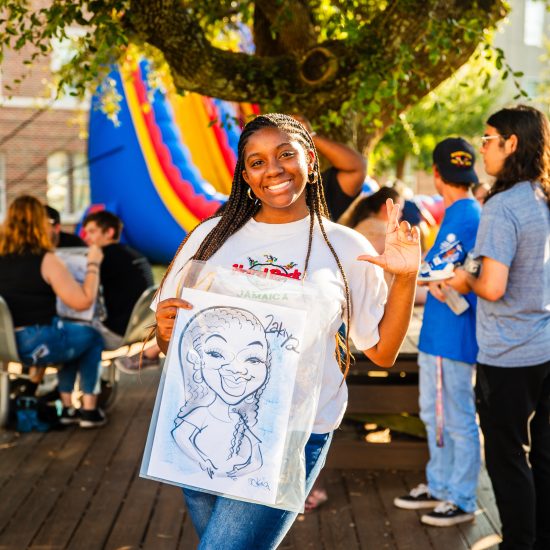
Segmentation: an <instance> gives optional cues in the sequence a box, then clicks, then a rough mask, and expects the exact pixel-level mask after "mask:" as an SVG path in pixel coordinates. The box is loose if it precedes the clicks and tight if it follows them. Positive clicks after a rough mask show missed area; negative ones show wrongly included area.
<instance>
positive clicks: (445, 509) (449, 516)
mask: <svg viewBox="0 0 550 550" xmlns="http://www.w3.org/2000/svg"><path fill="white" fill-rule="evenodd" d="M474 518H475V515H474V514H472V513H470V512H465V511H464V510H462V508H459V507H458V506H457V505H456V504H453V503H452V502H449V501H445V502H442V503H440V504H438V505H437V506H436V507H435V508H434V510H433V512H430V513H429V514H424V515H423V516H422V517H421V518H420V521H421V522H422V523H425V524H426V525H434V526H435V527H449V526H451V525H456V524H457V523H464V522H466V521H473V520H474Z"/></svg>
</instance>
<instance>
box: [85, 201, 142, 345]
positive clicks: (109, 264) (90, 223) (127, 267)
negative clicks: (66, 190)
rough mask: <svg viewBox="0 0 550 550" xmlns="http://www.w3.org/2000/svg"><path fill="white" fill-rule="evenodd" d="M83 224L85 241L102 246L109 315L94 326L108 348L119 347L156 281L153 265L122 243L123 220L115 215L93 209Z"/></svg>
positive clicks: (105, 297) (102, 284)
mask: <svg viewBox="0 0 550 550" xmlns="http://www.w3.org/2000/svg"><path fill="white" fill-rule="evenodd" d="M82 226H83V228H84V231H85V235H84V238H85V241H86V243H87V244H89V245H94V244H95V245H97V246H101V247H102V249H103V262H102V264H101V267H100V282H101V286H102V290H103V299H104V302H105V308H106V310H107V317H106V318H105V319H104V320H103V321H102V323H101V324H99V323H97V322H96V323H95V324H94V326H96V328H98V329H99V330H100V332H101V333H102V335H103V338H104V340H105V345H106V347H107V348H108V349H116V348H117V347H119V346H120V345H121V343H122V337H123V335H124V333H125V331H126V326H127V325H128V321H129V320H130V315H131V314H132V309H133V307H134V305H135V303H136V302H137V300H138V299H139V297H140V296H141V294H142V293H143V291H144V290H145V289H146V288H148V287H149V286H151V285H152V284H153V273H152V271H151V265H150V264H149V262H148V261H147V259H146V258H145V257H144V256H143V255H141V254H140V253H139V252H138V251H137V250H134V249H133V248H130V247H129V246H127V245H124V244H121V243H120V242H119V240H120V235H121V232H122V220H121V219H120V218H119V217H118V216H116V215H115V214H113V213H111V212H108V211H106V210H101V211H99V212H94V213H92V214H89V215H88V216H86V218H85V219H84V222H83V223H82Z"/></svg>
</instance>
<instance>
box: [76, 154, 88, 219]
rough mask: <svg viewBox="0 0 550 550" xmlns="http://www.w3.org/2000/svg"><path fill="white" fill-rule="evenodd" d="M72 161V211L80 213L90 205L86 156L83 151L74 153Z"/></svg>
mask: <svg viewBox="0 0 550 550" xmlns="http://www.w3.org/2000/svg"><path fill="white" fill-rule="evenodd" d="M72 161H73V172H72V174H73V182H72V183H73V184H72V199H73V200H72V212H73V213H78V214H81V213H82V212H84V210H85V209H86V208H87V207H88V206H89V205H90V173H89V171H88V156H87V155H86V154H85V153H74V154H73V157H72Z"/></svg>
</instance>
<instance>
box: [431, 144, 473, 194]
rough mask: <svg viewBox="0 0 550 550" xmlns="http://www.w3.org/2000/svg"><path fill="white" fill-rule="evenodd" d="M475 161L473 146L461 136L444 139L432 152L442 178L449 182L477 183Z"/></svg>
mask: <svg viewBox="0 0 550 550" xmlns="http://www.w3.org/2000/svg"><path fill="white" fill-rule="evenodd" d="M475 161H476V155H475V151H474V148H473V147H472V146H471V145H470V144H469V143H468V142H467V141H466V140H465V139H462V138H447V139H444V140H443V141H440V142H439V143H438V144H437V145H436V146H435V149H434V152H433V163H434V164H435V165H436V166H437V170H438V171H439V173H440V175H441V177H442V178H443V180H445V181H447V182H449V183H458V184H462V185H467V184H470V183H477V182H478V181H479V180H478V177H477V174H476V172H475V169H474V164H475Z"/></svg>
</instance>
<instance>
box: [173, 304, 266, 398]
mask: <svg viewBox="0 0 550 550" xmlns="http://www.w3.org/2000/svg"><path fill="white" fill-rule="evenodd" d="M180 358H181V360H182V364H183V362H184V361H185V362H186V363H187V364H189V365H191V366H192V371H193V382H194V384H195V385H196V393H197V394H198V395H195V396H191V401H194V400H195V398H196V397H199V398H201V395H200V394H203V395H204V396H206V394H210V393H213V394H214V395H215V396H217V398H219V399H220V400H221V401H223V402H224V403H226V404H228V405H237V404H238V403H241V402H242V401H243V400H249V399H252V398H254V397H256V398H257V397H258V396H259V393H258V391H259V390H260V392H261V388H262V387H263V386H265V384H266V383H267V380H268V378H269V363H270V359H269V358H270V349H269V343H268V341H267V338H266V334H265V328H264V327H263V325H262V323H261V322H260V321H259V319H258V318H257V317H256V316H255V315H254V314H252V313H251V312H249V311H245V310H241V309H238V308H227V307H214V308H208V309H206V310H203V311H201V312H199V313H198V314H197V315H196V316H194V318H193V319H192V320H190V322H189V324H188V325H187V327H186V329H185V331H184V334H183V337H182V342H181V344H180ZM192 393H193V394H194V393H195V390H194V389H193V390H192ZM247 398H248V399H247Z"/></svg>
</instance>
